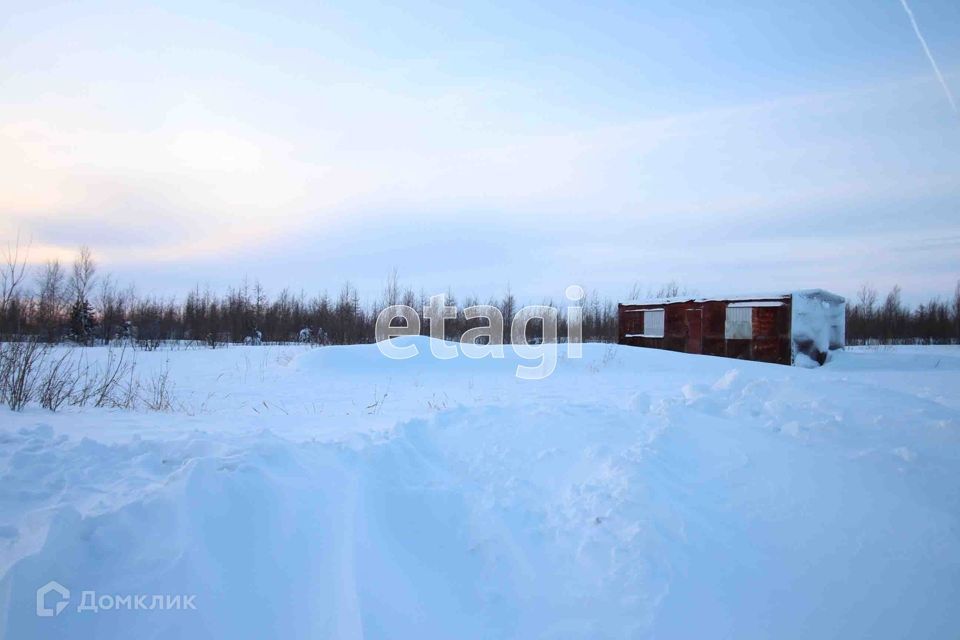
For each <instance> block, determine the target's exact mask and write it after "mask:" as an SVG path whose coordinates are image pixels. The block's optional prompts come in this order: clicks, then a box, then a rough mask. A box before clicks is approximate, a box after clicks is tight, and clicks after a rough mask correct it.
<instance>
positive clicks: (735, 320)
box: [723, 306, 753, 340]
mask: <svg viewBox="0 0 960 640" xmlns="http://www.w3.org/2000/svg"><path fill="white" fill-rule="evenodd" d="M723 329H724V330H723V334H724V337H725V338H727V339H728V340H750V339H751V338H753V307H741V306H736V307H734V306H728V307H727V322H726V324H725V325H724V328H723Z"/></svg>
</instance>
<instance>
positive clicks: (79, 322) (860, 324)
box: [0, 242, 960, 346]
mask: <svg viewBox="0 0 960 640" xmlns="http://www.w3.org/2000/svg"><path fill="white" fill-rule="evenodd" d="M26 253H27V252H26V251H25V250H22V249H21V247H20V243H19V242H17V243H16V244H14V245H10V246H8V247H7V249H6V254H5V256H4V258H5V260H4V264H3V269H2V272H0V335H2V337H3V339H6V340H10V339H15V337H23V336H30V337H34V338H37V339H39V340H42V341H45V342H59V341H64V340H69V341H73V342H76V343H78V344H104V343H107V342H110V341H112V340H122V339H127V340H136V341H138V342H139V343H141V344H142V345H151V344H154V345H155V344H157V343H159V342H160V341H168V340H176V341H194V342H197V343H200V344H207V345H209V346H217V345H221V344H228V343H242V342H244V341H250V340H251V339H255V340H256V341H257V342H259V341H260V340H261V339H262V340H264V341H271V342H295V341H304V339H305V337H306V338H307V339H309V340H311V341H317V342H322V343H324V344H358V343H366V342H372V341H373V340H374V325H375V322H376V319H377V315H378V314H379V312H380V311H381V310H382V309H383V308H385V307H386V306H389V305H394V304H404V305H407V306H410V307H413V308H414V309H417V311H418V314H419V315H420V316H421V323H420V327H421V333H422V334H424V335H427V334H428V333H429V329H430V326H429V320H427V319H425V318H424V317H423V308H424V307H425V306H428V305H430V296H429V295H428V294H427V293H426V292H425V291H423V290H420V291H419V292H415V291H414V290H413V289H412V288H410V287H404V286H401V284H400V281H399V279H398V275H397V272H396V271H395V270H394V271H393V272H392V273H391V274H390V275H389V276H388V277H387V279H386V282H385V285H384V287H383V291H382V293H381V295H380V296H378V298H377V299H376V300H374V301H372V302H367V303H364V302H362V301H361V299H360V295H359V292H358V291H357V289H356V288H355V287H354V286H352V285H351V284H350V283H349V282H347V283H344V284H343V286H342V287H341V288H340V290H339V291H338V292H337V293H336V294H334V295H329V294H328V293H326V292H322V293H318V294H316V295H312V296H307V295H306V294H305V293H304V292H302V291H300V292H296V293H295V292H293V291H291V290H289V289H283V290H281V291H280V292H278V293H276V294H275V295H272V296H271V295H268V293H267V291H266V290H265V289H264V288H263V286H262V285H261V284H260V283H259V282H258V281H257V280H253V281H250V280H247V279H244V280H243V281H242V282H241V283H240V284H239V285H238V286H235V287H230V288H228V289H227V291H226V292H225V293H215V292H213V291H211V290H210V289H209V288H206V289H201V288H200V287H199V286H198V287H195V288H194V289H193V290H191V291H189V292H187V294H186V296H184V297H183V298H182V299H177V298H175V297H167V298H163V297H157V296H141V295H139V294H138V293H137V292H136V290H135V288H134V287H133V286H127V287H121V286H119V285H118V284H117V282H116V281H115V280H114V278H113V277H112V276H111V275H109V274H103V273H101V272H100V270H99V269H98V266H97V264H96V262H95V260H94V258H93V256H92V253H91V252H90V250H89V249H88V248H86V247H83V248H81V249H80V251H79V253H78V254H77V256H76V258H75V259H74V261H73V262H72V264H70V265H69V266H66V267H65V266H64V265H63V264H62V263H61V262H59V261H57V260H51V261H48V262H46V263H45V264H43V265H41V266H39V267H37V268H33V269H30V268H28V263H27V255H26ZM684 293H685V291H684V290H683V289H682V288H681V287H680V286H679V285H677V284H676V283H674V282H671V283H668V284H666V285H664V286H662V287H660V288H659V289H658V290H656V291H654V290H651V291H648V292H647V295H648V296H649V297H673V296H677V295H683V294H684ZM639 297H642V296H641V291H640V290H639V287H638V286H636V285H634V287H633V289H632V290H631V292H630V293H629V294H628V296H627V298H628V299H632V298H639ZM445 303H446V304H447V305H450V306H456V307H457V308H458V314H457V317H456V318H451V319H449V320H447V321H446V322H445V324H444V329H445V337H446V338H447V339H450V340H456V339H459V337H460V336H461V335H462V334H463V332H464V331H466V330H467V329H469V328H471V327H474V326H478V324H479V323H480V322H481V321H480V320H468V319H467V318H465V317H464V315H463V309H464V308H466V307H470V306H474V305H478V304H487V305H491V306H493V307H496V308H497V309H499V310H500V312H501V313H502V315H503V318H504V319H505V326H504V342H505V343H509V342H510V319H511V318H513V316H514V314H515V313H516V312H517V311H518V310H519V309H520V307H521V306H522V305H521V303H520V302H519V301H518V300H517V298H516V297H515V296H514V295H513V294H512V293H511V292H510V290H509V288H508V289H507V291H506V293H505V294H504V295H503V296H500V297H496V298H489V299H485V300H481V299H479V298H478V297H476V296H467V297H465V298H463V299H462V300H459V299H458V298H457V297H456V296H455V295H454V293H453V291H452V290H448V291H447V292H446V294H445ZM540 304H543V305H547V306H550V307H553V308H555V309H557V311H558V318H559V327H558V335H560V336H565V335H566V333H567V328H566V322H567V313H566V308H567V306H568V305H571V304H574V303H572V302H569V301H567V300H562V301H560V302H559V303H557V302H556V301H553V300H549V299H548V300H543V301H541V302H540ZM579 304H580V306H581V308H582V318H583V322H582V326H583V334H582V335H583V339H584V340H585V341H588V342H615V341H616V340H617V304H616V302H615V301H612V300H610V299H607V298H601V297H600V296H599V295H598V294H597V293H596V292H593V293H591V294H589V295H587V296H586V298H585V299H584V300H582V301H581V302H580V303H579ZM304 330H306V331H304ZM536 334H537V327H536V324H535V323H534V324H532V325H531V327H530V333H529V334H528V337H532V338H536V337H537V336H536ZM846 334H847V337H846V339H847V343H848V344H867V343H876V344H891V343H903V342H910V343H914V342H921V343H932V344H946V343H957V342H960V282H958V283H957V286H956V289H955V290H954V292H953V294H952V297H951V298H948V299H943V298H939V297H935V298H933V299H931V300H929V301H927V302H925V303H923V304H920V305H917V306H916V307H913V308H911V307H909V306H908V305H906V304H904V303H903V302H902V300H901V290H900V287H894V288H893V289H892V290H891V291H890V292H889V293H888V294H887V295H886V297H885V298H883V300H880V298H879V295H878V293H877V291H876V289H873V288H872V287H870V286H867V285H864V286H863V287H861V288H860V290H859V291H858V292H857V295H856V299H855V300H854V301H848V303H847V318H846Z"/></svg>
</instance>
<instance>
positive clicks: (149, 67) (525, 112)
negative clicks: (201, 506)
mask: <svg viewBox="0 0 960 640" xmlns="http://www.w3.org/2000/svg"><path fill="white" fill-rule="evenodd" d="M907 7H908V8H909V9H911V10H912V13H913V17H914V18H915V20H916V24H917V28H918V29H919V30H920V33H921V35H922V37H923V41H924V43H925V44H926V47H927V50H929V52H930V56H932V58H933V60H934V61H935V63H936V65H937V67H938V70H939V72H940V74H941V77H942V82H941V77H938V75H937V72H936V71H935V69H934V67H933V65H932V64H931V60H930V57H928V55H927V53H926V51H925V49H924V43H921V41H920V39H918V36H917V33H916V32H915V30H914V27H913V25H912V23H911V21H910V16H909V15H908V12H907V11H905V6H904V5H903V4H902V2H901V0H881V1H878V0H867V1H863V0H851V1H848V2H842V3H838V2H835V1H833V0H830V1H827V0H811V1H807V2H799V1H796V2H782V3H775V2H770V1H769V0H765V1H763V2H760V1H756V2H755V1H746V2H725V1H723V0H719V1H718V0H714V1H710V2H707V1H696V2H694V1H687V0H680V1H677V0H671V1H669V2H604V1H598V2H591V3H582V2H525V1H523V0H521V1H510V2H484V3H476V4H453V3H433V2H403V3H396V2H391V3H377V2H369V1H367V0H351V1H350V2H330V3H317V2H289V1H285V0H278V1H275V2H270V3H266V2H261V3H254V2H229V3H226V2H224V3H220V2H204V1H202V0H193V1H190V2H166V3H163V6H155V5H149V4H140V3H136V2H130V1H124V2H97V3H88V2H67V3H48V2H42V1H32V2H20V1H18V0H13V1H12V2H7V3H5V4H4V10H3V12H2V16H0V240H6V241H7V242H10V241H12V240H14V239H15V238H16V236H17V234H18V233H19V234H20V237H21V238H22V240H23V241H24V242H29V244H30V260H31V262H34V263H38V264H39V263H41V262H43V261H44V260H47V259H53V258H60V259H62V260H65V261H69V260H71V259H72V256H73V254H74V253H75V252H76V250H77V248H78V247H79V246H80V245H89V247H90V248H91V250H92V251H93V253H94V256H95V257H96V259H97V260H98V262H99V263H100V265H101V271H103V272H110V273H112V274H113V275H114V277H115V278H116V279H117V280H118V281H119V282H121V283H126V282H132V283H135V284H136V286H137V288H138V290H139V291H140V292H143V293H153V294H158V295H173V294H183V293H184V292H186V291H187V290H188V289H191V288H193V287H194V286H195V285H199V286H201V287H205V286H209V287H211V288H212V289H214V290H223V289H225V288H226V287H228V286H231V285H236V284H238V283H239V282H240V280H241V279H242V278H243V277H244V276H246V277H247V278H249V279H250V280H253V279H258V280H259V281H261V282H262V283H263V284H264V285H265V286H266V288H267V290H268V291H272V292H276V291H278V290H279V289H281V288H283V287H289V288H291V289H292V290H294V291H299V290H301V289H302V290H304V291H307V292H309V293H312V292H317V291H320V290H324V289H326V290H330V291H336V290H337V289H338V288H339V287H340V285H341V283H343V282H344V281H345V280H349V281H350V282H352V283H354V284H355V285H356V286H357V287H358V288H359V289H360V291H361V293H362V294H363V295H364V296H374V295H376V294H377V293H378V292H379V290H380V289H381V287H382V286H383V283H384V281H385V279H386V277H387V275H388V274H389V273H390V271H391V270H392V269H396V270H397V271H398V274H399V277H400V281H401V284H406V285H410V286H412V287H413V288H415V289H417V290H419V289H420V288H423V289H425V290H426V291H427V292H439V291H445V290H446V289H447V288H448V287H449V288H452V289H453V290H454V291H455V292H456V293H457V294H458V295H460V296H466V295H479V296H480V297H481V298H485V297H487V296H488V295H499V294H500V293H502V292H503V291H504V290H505V289H506V288H507V287H508V286H509V288H510V289H511V290H512V291H513V292H514V293H515V294H517V295H518V296H520V297H521V298H531V299H533V298H542V297H552V298H554V299H560V298H561V296H562V293H563V291H564V289H565V287H567V286H568V285H570V284H579V285H581V286H583V287H584V288H586V289H587V290H596V291H599V292H600V293H601V294H603V295H606V296H609V297H611V298H623V297H625V296H626V295H627V293H628V292H629V291H630V289H631V288H632V287H633V285H634V284H635V283H639V284H640V287H641V288H642V289H655V288H657V287H658V286H659V285H660V284H662V283H664V282H667V281H671V280H673V281H677V282H679V283H681V284H682V285H683V286H684V287H685V288H686V289H688V290H689V291H692V292H696V293H700V294H704V295H708V294H723V293H731V292H732V293H736V292H752V291H778V290H791V289H796V288H805V287H819V288H825V289H829V290H832V291H836V292H838V293H841V294H845V295H853V294H854V293H855V291H856V289H857V288H858V287H859V286H860V285H861V284H862V283H870V284H872V285H873V286H875V287H877V288H879V289H881V291H883V290H886V289H887V288H889V287H890V286H892V285H894V284H899V285H901V286H902V287H903V289H904V294H905V298H906V299H907V300H908V301H909V300H911V299H912V300H917V301H919V300H920V299H923V298H926V297H928V296H931V295H936V294H941V295H948V294H950V293H951V292H952V291H953V288H954V286H955V284H956V283H957V281H958V280H960V112H958V111H957V108H956V106H955V104H956V100H955V99H954V103H953V104H952V103H951V98H952V97H955V96H960V3H958V2H955V1H954V0H913V1H912V2H910V4H909V5H907ZM951 94H952V95H951Z"/></svg>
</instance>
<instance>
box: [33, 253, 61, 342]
mask: <svg viewBox="0 0 960 640" xmlns="http://www.w3.org/2000/svg"><path fill="white" fill-rule="evenodd" d="M65 279H66V276H65V275H64V273H63V267H62V266H61V265H60V261H59V260H47V262H46V264H44V265H43V268H42V271H41V272H40V276H39V278H38V279H37V290H38V294H39V295H38V299H37V306H36V309H37V315H36V320H37V324H38V326H39V328H40V330H41V331H42V332H43V333H45V334H46V335H45V339H46V340H52V339H53V338H54V335H55V333H56V329H57V327H58V325H60V324H61V323H62V321H63V316H64V309H65V305H66V303H67V300H66V296H67V292H66V286H65V282H64V280H65Z"/></svg>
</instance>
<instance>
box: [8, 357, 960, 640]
mask: <svg viewBox="0 0 960 640" xmlns="http://www.w3.org/2000/svg"><path fill="white" fill-rule="evenodd" d="M418 342H419V346H420V348H421V352H426V351H427V345H426V343H425V342H424V341H423V340H419V341H418ZM99 351H102V352H105V349H101V350H99ZM561 353H562V352H561ZM100 357H105V353H104V354H100ZM517 364H518V360H517V359H516V358H515V357H508V358H507V359H505V360H498V361H494V360H480V361H477V360H468V359H466V358H462V357H461V358H458V359H455V360H448V361H437V360H433V359H431V358H429V356H428V355H426V353H421V356H420V357H418V358H417V359H414V360H408V361H402V362H397V361H390V360H387V359H385V358H383V357H382V356H381V355H380V353H379V352H378V350H377V348H376V347H375V346H373V345H365V346H353V347H326V348H313V349H311V348H306V347H231V348H228V349H221V350H213V351H211V350H188V351H157V352H150V353H144V352H140V353H138V354H137V366H138V369H141V370H151V369H153V370H161V369H163V368H164V367H169V370H170V371H171V376H172V379H173V380H174V381H175V383H176V388H175V390H174V394H175V396H176V398H177V400H178V401H179V409H178V410H177V411H176V412H172V413H151V412H131V411H119V410H117V411H109V410H97V409H86V410H82V411H64V412H62V413H57V414H51V413H49V412H46V411H43V410H41V409H39V408H35V407H33V408H29V409H27V410H26V411H24V412H23V413H21V414H17V413H13V412H9V411H7V410H6V409H4V410H3V412H2V413H0V576H2V578H0V637H2V638H10V639H18V640H19V639H21V638H68V637H69V638H94V637H96V638H121V637H122V638H271V637H272V638H360V637H366V638H454V637H455V638H635V637H641V638H642V637H656V638H721V637H722V638H866V637H869V638H905V637H916V638H948V637H958V636H960V609H958V607H957V603H958V602H960V393H958V391H960V348H951V347H926V348H924V347H915V348H873V349H862V350H851V351H848V352H846V353H843V354H840V355H839V357H837V358H836V359H835V360H834V361H833V362H831V363H829V364H828V365H827V366H825V367H823V368H820V369H814V370H804V369H798V368H790V367H782V366H776V365H766V364H761V363H752V362H744V361H734V360H728V359H721V358H710V357H703V356H691V355H686V354H678V353H669V352H663V351H654V350H646V349H638V348H629V347H618V346H611V345H595V344H591V345H585V346H584V358H583V359H582V360H564V359H561V361H560V363H559V365H558V367H557V371H556V373H555V374H554V375H553V376H552V377H550V378H548V379H546V380H542V381H524V380H518V379H517V378H516V377H515V376H514V367H515V366H516V365H517ZM525 364H530V363H525ZM52 580H54V581H57V582H58V583H60V584H62V585H63V586H64V587H66V588H67V589H69V591H70V600H69V603H68V604H67V606H66V607H65V608H63V611H62V613H60V614H59V615H55V616H53V615H51V616H49V617H38V616H37V614H36V607H37V600H36V591H37V589H38V588H39V587H41V586H43V585H45V584H47V583H48V582H50V581H52ZM84 591H88V592H96V594H97V597H98V598H100V597H101V596H103V595H109V596H110V597H111V601H113V597H114V596H119V597H121V598H123V597H125V596H131V600H130V601H132V602H136V601H135V600H134V598H135V597H136V596H138V595H146V596H147V597H148V600H147V602H148V603H149V602H151V601H152V596H154V595H158V594H163V595H165V596H167V595H182V596H194V598H193V600H191V603H192V604H195V608H190V607H180V608H172V609H173V610H168V609H166V608H162V609H161V608H155V609H153V610H149V609H148V610H140V609H135V608H133V607H132V606H128V605H127V603H128V602H130V601H125V600H120V601H119V602H123V603H124V604H123V606H119V605H117V601H113V602H112V604H113V605H114V606H111V607H106V606H104V609H103V610H99V611H97V612H94V611H91V610H87V609H84V608H82V607H80V605H82V604H83V601H82V598H83V595H82V594H83V592H84ZM47 598H48V600H47V606H49V607H52V606H53V604H54V603H55V602H56V600H57V595H56V594H49V595H48V596H47ZM111 601H107V604H110V603H111ZM180 602H183V601H180ZM88 604H89V603H88Z"/></svg>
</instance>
